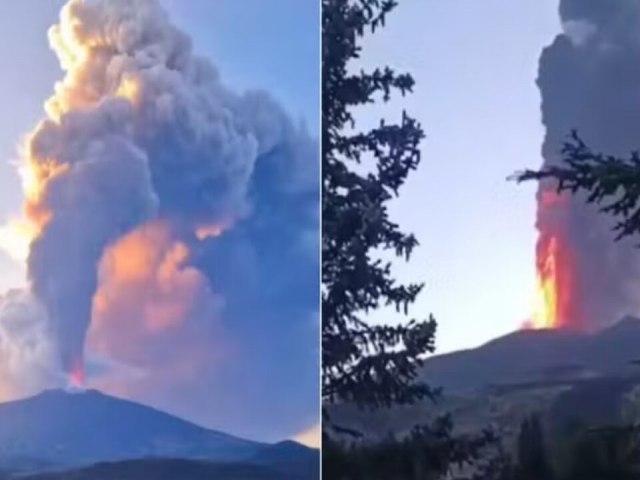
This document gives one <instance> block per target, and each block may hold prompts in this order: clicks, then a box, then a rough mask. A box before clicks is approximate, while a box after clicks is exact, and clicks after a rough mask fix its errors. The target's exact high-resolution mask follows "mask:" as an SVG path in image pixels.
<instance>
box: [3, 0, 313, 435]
mask: <svg viewBox="0 0 640 480" xmlns="http://www.w3.org/2000/svg"><path fill="white" fill-rule="evenodd" d="M63 3H64V2H63V1H59V0H21V1H20V2H2V3H0V32H2V42H0V55H2V56H3V58H4V59H5V62H4V67H3V75H2V76H1V77H0V104H2V105H3V106H4V109H3V110H2V113H1V114H0V158H2V159H4V160H3V161H1V162H0V219H1V220H5V219H7V218H8V217H9V216H12V215H15V214H16V213H17V212H18V211H19V208H20V203H21V193H20V190H19V184H18V178H17V175H16V174H15V171H14V169H13V168H12V167H11V165H10V164H11V162H12V161H13V160H14V159H15V158H16V156H17V154H16V151H17V145H18V142H19V139H20V138H21V136H23V135H24V134H26V133H27V132H28V131H30V130H31V129H32V128H33V127H34V125H35V124H36V122H37V121H38V120H39V119H41V118H42V116H43V108H42V106H43V102H44V100H45V99H46V98H48V97H49V96H50V94H51V92H52V89H53V85H54V83H55V82H56V81H57V80H59V79H60V78H61V75H62V72H61V71H60V69H59V67H58V62H57V59H56V58H55V56H54V54H53V53H52V52H51V51H50V50H49V47H48V42H47V35H46V33H47V29H48V27H49V26H50V25H52V24H53V23H54V22H55V21H56V20H57V16H58V11H59V9H60V7H61V5H63ZM161 3H162V4H163V5H164V6H165V7H166V8H167V9H168V11H169V13H170V16H171V18H172V20H173V21H174V23H175V24H177V26H178V27H180V28H181V29H182V30H184V31H186V32H187V33H188V34H190V35H191V36H192V39H193V42H194V49H195V50H196V52H197V53H198V54H199V55H201V56H205V57H208V58H210V59H211V60H212V61H213V63H214V64H215V65H216V66H217V68H218V70H219V72H220V75H221V77H222V81H223V83H224V84H226V85H227V86H228V87H230V88H231V89H233V90H235V91H237V92H241V91H243V90H245V89H248V88H254V89H255V88H260V89H264V90H266V91H267V92H269V93H270V94H271V95H272V96H273V97H275V98H276V99H277V100H279V101H280V102H281V103H282V104H283V106H284V107H285V109H286V110H287V111H288V112H289V113H290V114H291V115H292V116H293V117H294V118H295V119H296V120H299V121H300V122H304V123H305V124H306V125H307V126H308V130H309V132H311V133H312V135H313V136H314V137H317V129H318V125H319V119H318V109H319V106H318V104H319V75H320V73H319V2H318V1H316V0H277V2H264V1H262V0H241V1H238V0H216V1H210V0H190V1H188V2H185V1H182V0H161ZM276 3H277V6H278V8H274V4H276ZM283 12H286V14H283ZM16 19H19V20H16ZM273 155H278V153H277V152H276V153H273ZM311 161H313V159H311ZM267 183H268V182H267ZM261 188H262V187H261ZM264 188H265V189H266V190H265V192H262V194H263V195H264V198H271V199H272V201H271V202H269V205H267V206H265V207H264V209H267V207H268V208H270V209H271V210H270V211H267V212H266V213H265V212H262V213H261V214H260V215H261V217H260V218H261V221H264V220H265V219H267V218H269V219H273V222H274V223H273V225H274V226H273V227H271V228H270V227H269V226H265V225H247V226H245V227H243V228H244V230H242V231H240V232H235V231H234V232H232V234H231V235H230V238H229V239H228V240H226V242H227V243H226V245H221V246H220V247H219V248H218V250H217V251H216V248H213V249H212V252H210V254H207V255H208V256H205V258H204V259H203V260H201V262H203V263H204V269H205V270H207V269H209V270H211V272H210V271H207V272H206V273H207V275H210V276H211V277H215V280H216V288H219V289H220V292H218V293H221V294H222V295H223V296H224V298H225V301H226V307H225V308H226V310H225V311H226V313H225V318H224V322H225V324H226V329H227V331H228V333H229V334H230V335H231V336H232V338H233V339H234V341H235V344H234V349H235V352H236V353H235V355H236V357H235V358H234V359H233V362H228V364H226V365H225V368H224V370H222V369H219V368H218V366H217V365H211V366H202V368H203V370H204V369H206V370H207V371H206V372H205V371H203V379H204V377H205V376H207V377H206V378H207V380H203V381H202V382H201V384H200V385H199V386H198V385H196V386H193V388H192V389H191V390H189V391H187V392H185V391H176V392H171V394H170V395H169V397H170V398H169V397H167V398H165V399H163V398H149V399H147V398H144V399H142V400H145V401H146V400H149V401H151V402H152V403H154V405H155V406H159V407H161V408H165V407H166V408H167V409H169V410H171V411H172V413H177V414H180V415H181V416H184V417H187V418H189V419H193V420H195V421H199V422H200V423H203V424H205V425H207V426H209V427H213V428H218V429H221V430H224V431H228V432H230V433H234V434H236V435H239V436H245V437H249V438H255V439H260V440H268V441H275V440H281V439H283V438H285V437H289V436H293V435H296V434H297V433H300V432H303V431H306V430H307V429H309V428H310V427H313V426H314V425H315V424H316V423H317V421H318V408H319V407H318V405H319V400H318V398H319V391H318V385H319V381H318V369H319V366H318V361H317V360H318V355H319V352H318V349H317V345H318V343H319V342H318V328H319V325H318V297H319V293H318V292H319V286H318V278H319V271H318V259H317V256H315V252H317V251H318V250H317V248H315V245H317V231H316V232H315V233H314V234H313V237H314V238H313V239H312V241H310V242H306V243H305V245H306V246H307V247H310V248H311V249H312V250H310V251H311V252H312V254H311V255H308V251H305V252H299V251H297V250H294V249H291V248H290V247H289V244H288V243H287V239H286V238H285V239H283V238H280V237H282V236H283V235H284V236H286V235H292V233H291V232H289V231H288V230H287V227H286V226H285V228H281V227H277V228H278V229H279V230H278V231H274V230H276V227H275V225H279V224H280V223H282V222H283V221H285V220H287V218H288V217H287V215H299V214H300V212H299V210H300V209H301V208H304V207H301V206H300V205H281V204H278V203H276V202H277V201H282V200H278V198H277V197H275V194H274V193H270V190H269V187H268V185H267V186H266V187H264ZM270 195H272V196H273V198H272V197H270ZM312 200H313V201H317V198H315V199H312ZM296 209H297V210H296ZM258 210H259V208H258ZM278 215H279V216H278ZM289 220H292V221H291V222H289V223H291V224H294V223H296V222H300V219H298V218H290V219H289ZM278 222H279V223H278ZM296 225H298V223H296ZM293 228H302V227H300V226H299V225H298V227H291V229H293ZM305 228H306V227H305ZM298 233H299V232H298ZM296 238H297V237H296ZM233 242H237V244H238V245H240V247H241V249H243V250H238V251H237V255H236V256H233V255H229V251H231V250H233V249H232V248H231V247H233V246H234V245H235V243H233ZM222 243H224V241H223V242H222ZM283 248H287V251H284V252H283V251H282V250H283ZM314 248H315V250H314ZM236 250H237V249H236ZM216 255H217V256H216ZM220 256H222V257H223V258H218V257H220ZM207 262H209V264H208V266H207ZM224 262H226V263H224ZM238 262H241V263H238ZM242 262H243V263H242ZM279 262H283V263H284V264H285V265H280V264H279ZM225 268H226V269H228V270H225ZM247 272H248V273H247ZM227 273H228V275H227ZM245 273H247V275H249V276H250V278H248V277H246V276H245ZM301 278H302V280H301ZM23 281H24V279H23V273H22V271H21V268H20V267H19V266H18V265H16V264H14V263H13V262H12V261H11V260H9V259H8V258H7V257H5V255H4V254H0V291H4V290H5V289H6V288H8V287H13V286H16V285H19V284H21V283H22V282H23ZM292 282H293V283H294V285H292V284H291V283H292ZM216 368H218V370H222V371H216V370H215V369H216ZM212 372H214V373H212ZM205 382H207V383H205ZM196 397H197V398H196Z"/></svg>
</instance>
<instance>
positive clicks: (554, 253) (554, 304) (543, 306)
mask: <svg viewBox="0 0 640 480" xmlns="http://www.w3.org/2000/svg"><path fill="white" fill-rule="evenodd" d="M538 199H539V202H538V229H539V231H540V236H539V237H538V243H537V246H536V271H537V290H536V295H535V300H534V302H535V303H534V311H533V315H532V318H531V322H530V323H529V324H528V326H529V327H531V328H537V329H539V328H579V326H580V325H581V319H582V315H580V311H579V307H578V305H577V303H578V302H576V301H575V298H574V297H575V285H574V282H575V280H576V274H575V269H576V265H575V262H574V261H573V260H574V259H573V255H572V253H571V250H570V248H569V245H570V243H569V240H568V238H567V236H566V235H567V231H566V228H564V222H563V220H564V218H563V217H564V216H563V215H562V212H563V211H564V209H565V208H566V207H567V202H566V197H564V196H562V195H559V194H557V193H556V192H555V191H553V190H549V189H541V191H540V192H539V197H538Z"/></svg>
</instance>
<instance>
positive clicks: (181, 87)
mask: <svg viewBox="0 0 640 480" xmlns="http://www.w3.org/2000/svg"><path fill="white" fill-rule="evenodd" d="M50 42H51V44H52V46H53V48H54V49H55V50H56V53H57V54H58V56H59V57H60V61H61V65H62V67H63V69H64V70H65V71H66V75H65V79H64V81H62V82H60V83H59V84H58V85H56V93H55V95H54V96H53V97H52V98H51V99H50V100H49V101H48V102H47V105H46V107H47V112H48V116H47V118H46V119H45V120H44V121H43V122H41V123H40V124H39V125H38V126H37V128H36V129H35V130H34V132H33V133H32V135H31V136H30V138H29V141H28V145H27V148H26V151H27V152H26V159H25V162H26V163H27V165H31V167H32V170H35V171H37V172H38V174H39V175H40V180H39V184H40V190H41V191H40V192H39V193H38V194H37V195H32V196H31V198H29V203H30V205H28V207H29V210H30V211H35V212H38V214H42V213H43V212H44V217H46V218H47V219H48V221H47V222H46V223H44V222H43V225H44V228H43V230H42V232H41V234H40V235H39V236H38V237H37V238H36V240H35V241H34V242H33V243H32V246H31V251H30V256H29V259H28V275H29V279H30V282H31V288H32V291H33V293H34V295H35V296H36V297H37V299H38V300H39V302H40V303H41V304H42V306H43V308H44V310H45V312H46V314H47V319H48V325H49V327H50V328H49V330H50V332H49V333H50V334H52V335H53V340H54V343H55V344H56V345H57V348H58V349H59V352H60V358H61V361H62V363H63V366H64V368H65V370H66V371H70V370H72V369H73V368H75V367H77V365H75V364H76V363H80V362H82V354H83V346H84V340H85V335H86V331H87V328H88V326H89V323H90V319H91V308H92V297H93V294H94V292H95V290H96V282H97V266H98V263H99V261H100V258H101V257H102V255H103V254H104V251H105V248H106V247H108V246H109V245H110V244H112V243H113V242H115V241H116V240H117V239H118V238H120V237H122V236H123V235H124V234H125V233H127V232H130V231H131V230H132V229H135V228H136V227H138V226H140V225H142V224H144V223H145V222H148V221H150V220H154V219H158V218H160V219H164V220H166V221H169V222H171V223H172V225H174V227H175V228H176V229H177V230H179V231H180V232H182V234H183V235H188V234H190V235H192V236H193V232H194V230H195V229H196V228H197V227H198V226H203V225H211V224H219V223H225V224H227V223H229V222H233V221H234V220H235V219H237V218H238V217H241V216H242V215H246V214H248V213H249V212H250V205H249V204H248V202H247V199H248V193H249V192H248V189H249V186H250V185H251V180H252V175H253V173H254V167H255V166H256V162H260V161H261V159H264V161H267V160H268V159H277V161H279V162H281V163H280V164H279V165H277V166H275V167H274V168H273V169H272V170H274V171H275V172H276V174H277V172H286V173H287V175H286V176H283V178H287V179H289V184H288V185H283V186H282V187H281V188H284V189H296V188H304V187H301V185H302V186H304V185H311V184H314V183H317V166H316V165H315V164H314V163H315V160H316V157H315V156H311V157H309V156H308V154H309V152H311V151H312V150H313V144H314V142H312V141H311V140H310V139H309V137H308V136H307V135H306V133H305V132H304V131H303V129H301V128H298V127H296V126H295V125H293V123H292V122H291V121H290V119H289V118H288V116H287V115H286V114H285V113H284V112H283V110H282V109H281V108H280V107H279V106H278V105H277V104H276V103H275V102H274V101H273V100H272V99H270V98H269V97H268V95H266V94H265V93H261V92H250V93H247V94H244V95H238V94H235V93H233V92H232V91H231V90H229V89H227V88H226V87H225V86H224V85H223V84H222V83H221V81H220V78H219V75H218V73H217V71H216V69H215V68H214V67H213V66H212V64H211V63H210V62H209V61H207V60H205V59H203V58H200V57H198V56H196V55H195V54H194V53H193V51H192V46H191V41H190V39H189V37H188V36H186V35H185V34H184V33H182V32H180V31H179V30H177V29H176V28H175V27H174V26H173V25H172V24H171V23H170V21H169V19H168V17H167V14H166V13H165V11H164V10H163V9H162V8H161V7H160V5H159V4H158V2H157V1H156V0H86V1H82V0H71V1H70V2H69V3H68V4H67V5H66V6H65V7H64V9H63V11H62V13H61V17H60V23H59V24H58V25H56V26H54V27H53V28H52V29H51V31H50ZM278 149H280V150H281V149H288V150H289V153H290V154H289V155H270V152H272V151H275V150H278ZM269 161H270V160H269Z"/></svg>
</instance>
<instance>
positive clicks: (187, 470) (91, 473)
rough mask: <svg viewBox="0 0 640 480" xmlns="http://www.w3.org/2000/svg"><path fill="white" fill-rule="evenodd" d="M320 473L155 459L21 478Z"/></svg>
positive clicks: (177, 478)
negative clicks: (288, 471) (289, 471)
mask: <svg viewBox="0 0 640 480" xmlns="http://www.w3.org/2000/svg"><path fill="white" fill-rule="evenodd" d="M318 477H319V474H318V470H315V471H313V470H312V471H309V472H307V474H306V475H298V474H292V473H287V472H282V471H279V470H276V469H271V468H269V467H265V466H260V465H252V464H245V463H208V462H202V461H197V460H177V459H152V460H127V461H123V462H117V463H101V464H97V465H93V466H90V467H86V468H82V469H78V470H72V471H68V472H54V473H43V474H38V475H29V476H25V477H19V478H20V479H21V480H114V479H117V480H149V479H153V480H205V479H224V480H313V479H317V478H318Z"/></svg>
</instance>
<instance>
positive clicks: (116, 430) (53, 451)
mask: <svg viewBox="0 0 640 480" xmlns="http://www.w3.org/2000/svg"><path fill="white" fill-rule="evenodd" d="M268 446H269V445H267V444H262V443H258V442H253V441H249V440H243V439H240V438H236V437H233V436H231V435H227V434H224V433H220V432H216V431H212V430H208V429H205V428H202V427H199V426H197V425H194V424H192V423H189V422H187V421H184V420H181V419H179V418H177V417H174V416H171V415H169V414H166V413H163V412H160V411H157V410H154V409H152V408H149V407H146V406H143V405H140V404H137V403H134V402H129V401H125V400H121V399H118V398H115V397H110V396H107V395H104V394H102V393H100V392H97V391H87V392H82V393H69V392H65V391H62V390H49V391H45V392H43V393H41V394H40V395H37V396H35V397H31V398H27V399H24V400H18V401H14V402H8V403H4V404H0V461H1V462H2V464H3V465H5V466H6V465H8V466H10V467H13V468H16V467H26V468H32V467H33V466H34V465H36V466H37V468H43V467H44V466H47V465H49V466H56V467H58V466H60V467H67V466H79V465H88V464H91V463H95V462H101V461H102V462H104V461H117V460H125V459H133V458H144V457H171V458H188V459H207V460H211V461H236V460H243V459H246V458H250V457H252V456H254V455H257V454H258V453H259V452H260V451H262V450H263V449H265V448H267V447H268Z"/></svg>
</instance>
